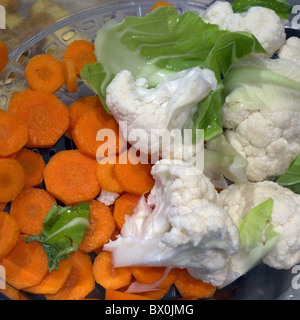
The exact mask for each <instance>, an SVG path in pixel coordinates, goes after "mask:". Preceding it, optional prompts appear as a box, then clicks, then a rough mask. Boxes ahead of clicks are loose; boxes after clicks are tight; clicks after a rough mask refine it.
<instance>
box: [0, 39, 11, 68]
mask: <svg viewBox="0 0 300 320" xmlns="http://www.w3.org/2000/svg"><path fill="white" fill-rule="evenodd" d="M8 61H9V58H8V49H7V46H6V44H5V42H3V41H0V73H1V72H2V71H3V70H4V68H5V67H6V65H7V63H8Z"/></svg>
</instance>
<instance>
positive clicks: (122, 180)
mask: <svg viewBox="0 0 300 320" xmlns="http://www.w3.org/2000/svg"><path fill="white" fill-rule="evenodd" d="M120 158H122V159H125V160H126V163H122V161H119V162H118V163H116V164H115V166H114V174H115V177H116V179H117V180H118V182H119V184H120V186H121V187H122V189H123V190H124V191H126V192H128V193H132V194H135V195H137V196H141V195H143V194H144V193H146V192H149V191H150V190H151V189H152V187H153V186H154V180H153V177H152V175H151V164H148V163H145V164H143V163H141V162H138V161H139V159H138V158H136V156H135V154H134V152H133V151H132V150H129V151H125V152H124V153H123V154H121V155H120V157H119V159H120Z"/></svg>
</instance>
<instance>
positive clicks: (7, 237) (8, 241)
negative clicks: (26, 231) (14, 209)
mask: <svg viewBox="0 0 300 320" xmlns="http://www.w3.org/2000/svg"><path fill="white" fill-rule="evenodd" d="M19 235H20V229H19V226H18V223H17V221H16V220H15V219H13V218H12V217H11V215H9V214H8V213H7V212H2V211H0V260H1V259H3V258H4V257H6V256H7V255H8V254H9V252H10V251H11V250H12V249H13V247H14V246H15V244H16V243H17V241H18V238H19Z"/></svg>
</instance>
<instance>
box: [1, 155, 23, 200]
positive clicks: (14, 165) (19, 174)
mask: <svg viewBox="0 0 300 320" xmlns="http://www.w3.org/2000/svg"><path fill="white" fill-rule="evenodd" d="M24 185H25V172H24V170H23V168H22V166H21V165H20V164H19V163H18V162H17V161H16V160H15V159H0V202H10V201H12V200H14V199H15V198H16V197H17V196H18V195H19V194H20V193H21V191H22V190H23V188H24Z"/></svg>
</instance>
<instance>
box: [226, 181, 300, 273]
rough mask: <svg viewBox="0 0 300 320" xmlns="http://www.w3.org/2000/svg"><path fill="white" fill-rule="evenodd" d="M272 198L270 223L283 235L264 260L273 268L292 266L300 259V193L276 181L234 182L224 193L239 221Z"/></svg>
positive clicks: (233, 214)
mask: <svg viewBox="0 0 300 320" xmlns="http://www.w3.org/2000/svg"><path fill="white" fill-rule="evenodd" d="M268 198H272V199H273V210H272V214H271V221H270V223H271V224H272V226H273V229H274V231H275V232H277V233H278V234H279V235H278V238H277V240H276V244H275V246H274V247H273V248H272V249H271V250H270V251H269V252H268V253H267V254H266V255H265V256H264V258H263V262H264V263H265V264H267V265H268V266H270V267H272V268H277V269H290V268H291V267H293V266H294V265H295V264H298V263H299V262H300V228H299V226H300V195H297V194H295V193H293V192H292V191H291V190H289V189H286V188H283V187H281V186H280V185H278V184H277V183H275V182H272V181H263V182H257V183H248V184H244V185H231V186H230V187H229V188H228V189H226V190H223V191H222V192H221V193H220V199H221V201H222V206H223V208H224V210H226V211H227V212H228V214H229V215H230V216H231V218H232V219H233V221H234V223H235V224H236V225H238V224H239V222H240V221H241V220H242V218H243V217H244V216H245V215H246V214H247V213H248V212H249V211H250V210H251V209H252V208H254V207H255V206H257V205H259V204H260V203H262V202H263V201H265V200H267V199H268Z"/></svg>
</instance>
